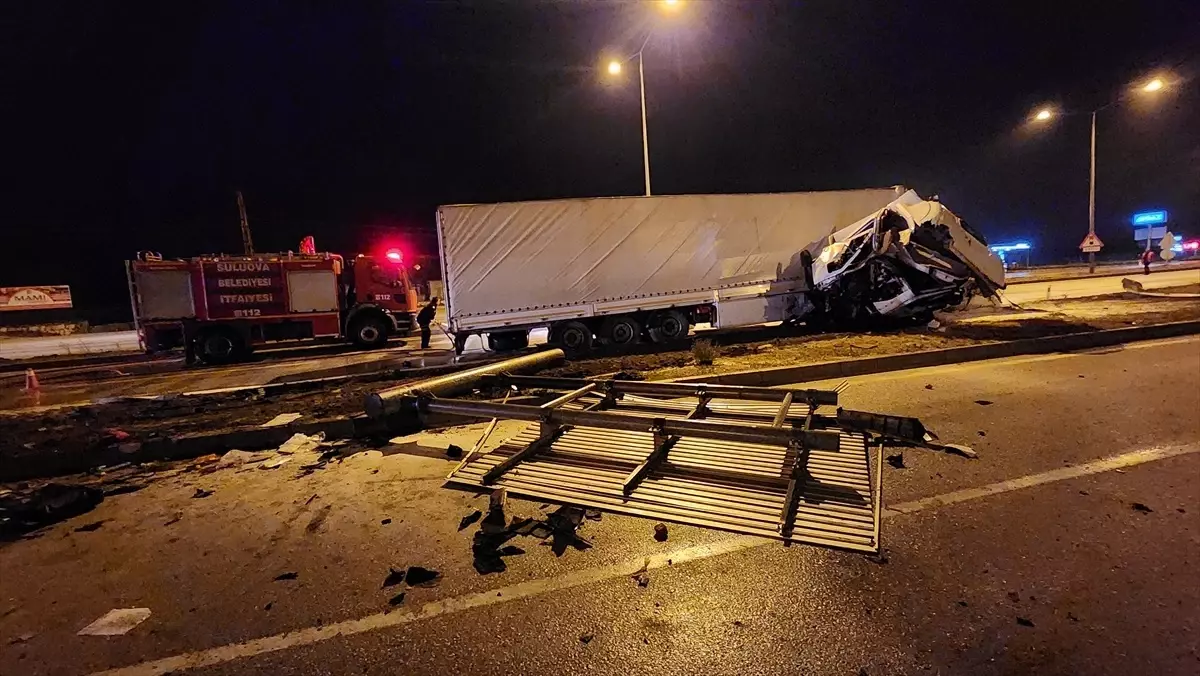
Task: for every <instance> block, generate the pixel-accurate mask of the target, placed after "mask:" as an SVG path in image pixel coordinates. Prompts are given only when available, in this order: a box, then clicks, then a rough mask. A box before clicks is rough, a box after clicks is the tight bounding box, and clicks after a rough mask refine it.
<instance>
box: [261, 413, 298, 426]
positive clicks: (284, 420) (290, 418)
mask: <svg viewBox="0 0 1200 676" xmlns="http://www.w3.org/2000/svg"><path fill="white" fill-rule="evenodd" d="M303 417H304V414H303V413H280V414H279V415H277V416H275V417H274V418H271V419H270V420H268V421H267V422H265V423H263V424H262V425H261V427H282V426H283V425H288V424H291V423H294V422H296V421H297V420H299V419H300V418H303Z"/></svg>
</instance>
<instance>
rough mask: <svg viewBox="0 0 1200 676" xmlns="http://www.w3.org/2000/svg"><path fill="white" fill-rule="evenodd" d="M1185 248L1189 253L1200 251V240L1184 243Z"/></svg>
mask: <svg viewBox="0 0 1200 676" xmlns="http://www.w3.org/2000/svg"><path fill="white" fill-rule="evenodd" d="M1183 248H1184V249H1185V250H1187V251H1196V250H1197V249H1200V239H1193V240H1190V241H1187V242H1184V243H1183Z"/></svg>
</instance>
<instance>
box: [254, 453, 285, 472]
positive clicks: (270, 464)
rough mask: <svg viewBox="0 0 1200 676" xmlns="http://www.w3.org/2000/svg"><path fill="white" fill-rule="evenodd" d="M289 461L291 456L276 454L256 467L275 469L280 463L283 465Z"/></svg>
mask: <svg viewBox="0 0 1200 676" xmlns="http://www.w3.org/2000/svg"><path fill="white" fill-rule="evenodd" d="M291 461H292V458H291V456H287V455H277V456H275V457H273V458H271V459H270V460H267V461H266V462H264V463H263V464H261V465H259V466H258V468H259V469H276V468H278V467H280V466H282V465H285V464H287V463H289V462H291Z"/></svg>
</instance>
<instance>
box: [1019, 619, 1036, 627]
mask: <svg viewBox="0 0 1200 676" xmlns="http://www.w3.org/2000/svg"><path fill="white" fill-rule="evenodd" d="M1017 624H1019V625H1021V626H1022V627H1032V626H1033V620H1031V619H1029V618H1027V617H1018V618H1017Z"/></svg>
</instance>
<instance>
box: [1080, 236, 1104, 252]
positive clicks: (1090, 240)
mask: <svg viewBox="0 0 1200 676" xmlns="http://www.w3.org/2000/svg"><path fill="white" fill-rule="evenodd" d="M1103 246H1104V242H1101V241H1100V238H1099V237H1097V236H1096V233H1094V232H1089V233H1088V235H1087V237H1084V238H1083V242H1082V243H1080V245H1079V248H1080V249H1081V250H1082V251H1083V252H1084V253H1096V252H1097V251H1099V250H1100V249H1101V248H1102V247H1103Z"/></svg>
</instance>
